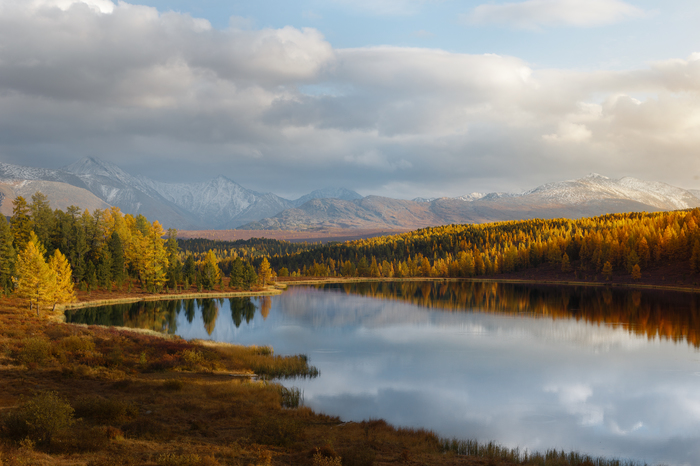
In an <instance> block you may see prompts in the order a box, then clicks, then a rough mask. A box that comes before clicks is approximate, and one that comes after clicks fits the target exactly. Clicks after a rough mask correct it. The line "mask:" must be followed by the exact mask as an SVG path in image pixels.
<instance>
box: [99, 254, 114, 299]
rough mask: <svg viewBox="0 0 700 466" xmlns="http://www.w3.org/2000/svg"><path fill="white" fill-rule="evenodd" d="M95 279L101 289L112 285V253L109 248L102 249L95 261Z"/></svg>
mask: <svg viewBox="0 0 700 466" xmlns="http://www.w3.org/2000/svg"><path fill="white" fill-rule="evenodd" d="M97 280H98V281H99V283H100V286H101V287H102V288H103V289H108V288H110V289H111V287H112V253H110V252H109V248H104V249H103V250H102V256H101V257H100V260H99V262H98V263H97Z"/></svg>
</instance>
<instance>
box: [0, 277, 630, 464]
mask: <svg viewBox="0 0 700 466" xmlns="http://www.w3.org/2000/svg"><path fill="white" fill-rule="evenodd" d="M258 291H262V290H258ZM132 298H148V295H147V294H146V293H143V292H142V291H141V290H140V289H138V288H135V289H132V290H131V291H130V292H129V293H127V292H105V291H103V292H93V293H92V294H87V293H84V292H83V293H80V294H79V296H78V299H79V300H80V301H83V302H86V301H96V300H106V299H116V300H119V299H132ZM61 317H62V316H61V313H60V312H59V311H56V312H53V313H52V312H51V311H48V310H44V311H42V312H41V315H40V316H37V313H36V312H30V311H29V309H27V305H26V303H25V302H22V301H19V300H17V299H13V298H12V297H10V298H0V465H2V466H15V465H17V466H19V465H89V466H111V465H165V466H171V465H172V466H175V465H289V464H294V465H314V466H324V465H338V466H340V465H346V466H347V465H350V466H352V465H373V464H375V465H382V464H405V465H424V464H427V465H431V464H446V465H457V464H461V465H509V464H537V465H544V464H547V465H558V464H561V465H569V464H577V465H594V464H599V465H600V464H604V465H608V464H610V465H614V464H623V463H617V462H615V461H603V462H602V463H601V462H594V460H593V459H592V458H589V457H586V456H585V455H579V454H575V453H572V454H565V453H564V452H559V453H557V452H548V453H546V454H545V455H544V456H543V455H534V456H533V455H530V456H529V457H527V458H525V457H523V456H522V455H521V454H520V453H519V452H517V451H511V450H508V449H505V448H501V447H498V446H497V445H494V444H486V445H483V444H481V445H480V444H476V443H473V442H469V441H447V440H444V439H440V438H439V437H438V436H437V435H435V434H434V433H432V432H429V431H425V430H421V429H401V428H395V427H393V426H390V425H388V424H387V423H386V422H384V421H382V420H365V421H363V422H342V420H341V419H338V418H337V417H331V416H327V415H324V414H320V413H314V412H313V411H312V410H311V409H309V408H308V407H304V406H302V405H299V404H298V401H299V398H298V395H299V394H298V393H295V391H294V390H287V389H285V388H284V387H282V386H281V385H279V384H277V383H275V382H274V380H273V378H274V376H275V375H277V374H288V375H289V374H299V375H303V374H308V373H310V372H313V368H310V367H309V366H308V364H307V360H306V358H305V357H303V356H294V357H279V356H274V354H273V351H272V349H271V348H268V347H242V346H235V345H228V344H215V343H207V342H202V341H185V340H183V339H181V338H179V337H168V336H165V335H160V334H155V333H154V332H138V331H132V330H127V329H115V328H106V327H97V326H91V327H87V326H81V325H71V324H66V323H63V322H62V319H61ZM252 374H257V375H258V376H261V377H259V378H258V377H250V375H252ZM546 457H547V458H548V459H547V461H546V463H545V459H546ZM596 461H597V460H596Z"/></svg>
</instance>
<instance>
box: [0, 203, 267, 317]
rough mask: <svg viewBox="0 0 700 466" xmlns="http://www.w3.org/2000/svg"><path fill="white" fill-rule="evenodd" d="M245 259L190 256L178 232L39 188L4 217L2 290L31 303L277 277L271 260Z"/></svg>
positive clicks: (241, 284) (0, 222) (244, 285)
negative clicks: (60, 204) (59, 204)
mask: <svg viewBox="0 0 700 466" xmlns="http://www.w3.org/2000/svg"><path fill="white" fill-rule="evenodd" d="M250 250H254V246H251V247H250ZM246 256H248V257H250V255H247V254H242V255H240V256H239V255H238V254H236V253H234V254H233V255H228V256H227V257H223V258H221V259H219V258H218V257H217V256H216V254H215V253H214V251H212V250H211V249H209V250H208V251H207V252H206V253H203V254H196V255H195V254H194V253H192V252H189V253H188V252H187V251H183V250H182V249H181V248H180V246H179V245H178V242H177V232H176V231H175V230H172V229H171V230H168V231H167V232H166V231H165V230H164V229H163V227H162V226H161V225H160V223H159V222H158V221H154V222H149V221H148V219H146V218H145V217H144V216H143V215H138V216H136V217H134V216H132V215H129V214H126V215H124V214H122V213H121V212H120V211H119V209H118V208H116V207H112V208H111V209H105V210H99V209H97V210H94V211H93V212H92V213H91V212H89V211H88V210H85V211H81V209H80V208H79V207H76V206H71V207H69V208H67V209H66V211H65V212H64V211H62V210H60V209H56V210H52V209H51V207H50V205H49V202H48V199H47V197H46V196H45V195H44V194H42V193H40V192H37V193H35V194H34V195H33V196H32V200H31V203H28V202H27V201H26V200H25V199H24V198H23V197H17V198H16V199H14V201H13V213H12V217H11V218H10V219H9V222H8V220H7V219H6V218H5V217H4V216H0V290H2V292H3V294H5V295H8V294H10V293H14V294H15V295H16V296H17V297H19V298H24V299H27V300H29V302H30V306H31V305H34V304H36V305H37V306H41V305H47V304H49V305H50V304H55V303H65V302H70V301H72V300H73V299H74V292H75V287H78V289H80V290H82V291H91V290H96V289H103V290H112V289H114V288H116V289H119V290H121V289H122V288H123V287H125V286H126V287H127V289H128V290H131V289H132V286H134V285H137V286H139V287H141V289H143V290H147V291H149V292H151V293H156V292H163V291H165V290H180V291H182V290H188V289H190V288H191V287H193V286H194V287H196V289H197V290H199V291H202V290H212V289H213V288H214V287H215V286H219V287H220V288H221V287H222V286H223V284H224V276H225V275H226V276H228V277H229V282H228V286H229V287H231V288H236V289H250V288H251V287H252V286H253V285H255V284H257V283H258V281H259V278H260V279H261V280H262V281H263V283H264V282H265V281H267V280H270V278H272V274H271V271H270V268H269V265H265V263H266V261H261V264H259V268H258V271H256V269H254V268H253V265H252V264H251V262H250V261H249V260H247V259H246ZM220 265H224V266H225V267H226V273H225V274H224V272H222V270H221V268H220ZM258 272H260V274H261V275H260V277H258Z"/></svg>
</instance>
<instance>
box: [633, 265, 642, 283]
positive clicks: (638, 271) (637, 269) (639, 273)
mask: <svg viewBox="0 0 700 466" xmlns="http://www.w3.org/2000/svg"><path fill="white" fill-rule="evenodd" d="M632 278H633V279H634V280H639V279H640V278H642V269H641V268H640V267H639V264H635V265H634V267H632Z"/></svg>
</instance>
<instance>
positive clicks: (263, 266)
mask: <svg viewBox="0 0 700 466" xmlns="http://www.w3.org/2000/svg"><path fill="white" fill-rule="evenodd" d="M258 278H260V279H261V280H262V284H263V286H265V284H266V283H267V282H269V281H270V279H271V278H272V269H270V262H268V260H267V257H263V260H262V262H261V263H260V267H259V269H258Z"/></svg>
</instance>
